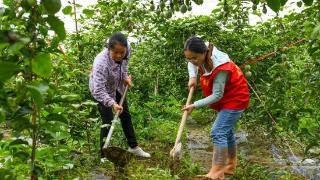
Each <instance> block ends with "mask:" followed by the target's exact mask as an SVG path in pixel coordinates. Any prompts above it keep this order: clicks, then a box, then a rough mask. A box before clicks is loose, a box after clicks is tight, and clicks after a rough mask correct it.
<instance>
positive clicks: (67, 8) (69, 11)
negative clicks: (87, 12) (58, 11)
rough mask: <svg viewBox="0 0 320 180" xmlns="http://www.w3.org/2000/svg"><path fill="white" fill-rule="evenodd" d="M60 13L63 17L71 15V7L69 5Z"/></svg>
mask: <svg viewBox="0 0 320 180" xmlns="http://www.w3.org/2000/svg"><path fill="white" fill-rule="evenodd" d="M62 12H63V14H65V15H68V14H71V13H72V7H71V6H70V5H69V6H66V7H65V8H63V9H62Z"/></svg>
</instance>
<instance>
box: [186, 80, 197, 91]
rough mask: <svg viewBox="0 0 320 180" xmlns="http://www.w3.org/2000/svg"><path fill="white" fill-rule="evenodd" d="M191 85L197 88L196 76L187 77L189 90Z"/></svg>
mask: <svg viewBox="0 0 320 180" xmlns="http://www.w3.org/2000/svg"><path fill="white" fill-rule="evenodd" d="M191 87H193V88H194V89H196V88H197V78H195V77H193V78H190V79H189V82H188V88H189V90H190V89H191Z"/></svg>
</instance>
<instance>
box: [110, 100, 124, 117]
mask: <svg viewBox="0 0 320 180" xmlns="http://www.w3.org/2000/svg"><path fill="white" fill-rule="evenodd" d="M112 108H113V110H114V111H115V112H118V111H119V112H120V114H121V113H122V110H123V107H122V106H120V105H119V104H117V103H114V104H113V105H112Z"/></svg>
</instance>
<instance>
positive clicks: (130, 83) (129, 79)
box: [124, 75, 132, 88]
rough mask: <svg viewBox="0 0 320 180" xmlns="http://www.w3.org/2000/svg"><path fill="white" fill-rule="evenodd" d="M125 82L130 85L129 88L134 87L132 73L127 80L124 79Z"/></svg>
mask: <svg viewBox="0 0 320 180" xmlns="http://www.w3.org/2000/svg"><path fill="white" fill-rule="evenodd" d="M124 84H126V85H128V86H129V88H131V87H132V77H131V75H130V76H129V77H128V78H127V79H126V80H124Z"/></svg>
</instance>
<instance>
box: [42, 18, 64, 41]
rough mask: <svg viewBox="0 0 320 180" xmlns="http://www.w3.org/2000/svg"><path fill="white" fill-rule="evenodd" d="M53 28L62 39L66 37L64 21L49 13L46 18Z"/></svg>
mask: <svg viewBox="0 0 320 180" xmlns="http://www.w3.org/2000/svg"><path fill="white" fill-rule="evenodd" d="M46 20H47V22H48V24H49V25H50V27H51V29H53V30H54V32H55V33H57V35H58V36H59V38H60V39H61V40H64V39H65V38H66V30H65V28H64V23H63V22H62V21H61V20H60V19H59V18H57V17H55V16H51V15H49V16H48V18H47V19H46Z"/></svg>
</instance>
